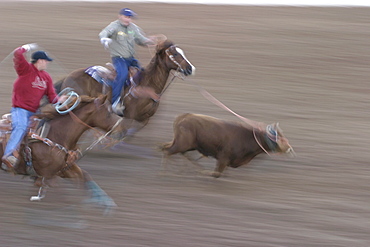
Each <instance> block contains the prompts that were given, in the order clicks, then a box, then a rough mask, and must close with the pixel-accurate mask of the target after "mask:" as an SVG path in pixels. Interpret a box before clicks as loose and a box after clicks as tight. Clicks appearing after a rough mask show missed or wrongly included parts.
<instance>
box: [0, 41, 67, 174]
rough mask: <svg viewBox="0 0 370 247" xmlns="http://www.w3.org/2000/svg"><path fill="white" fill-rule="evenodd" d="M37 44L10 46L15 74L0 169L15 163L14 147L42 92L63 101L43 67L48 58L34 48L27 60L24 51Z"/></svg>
mask: <svg viewBox="0 0 370 247" xmlns="http://www.w3.org/2000/svg"><path fill="white" fill-rule="evenodd" d="M35 48H37V45H36V44H27V45H23V46H21V47H18V48H16V49H15V50H14V52H13V54H14V58H13V61H14V69H15V71H16V72H17V75H18V78H17V79H16V80H15V82H14V85H13V94H12V109H11V116H12V133H11V135H10V138H9V141H8V143H7V145H6V148H5V152H4V156H3V157H2V162H3V164H5V165H6V167H4V165H2V168H3V169H6V170H8V171H13V172H14V168H15V166H16V165H17V163H18V157H17V156H18V149H19V146H20V144H21V142H22V139H23V137H24V136H25V134H26V133H27V130H28V124H29V122H28V121H29V118H30V117H31V116H32V115H33V114H34V113H35V112H36V111H37V109H38V108H39V107H40V100H41V98H42V97H43V96H44V95H46V96H47V98H48V100H49V102H50V103H56V102H58V101H64V100H65V98H64V97H61V98H60V99H58V95H57V94H56V92H55V89H54V85H53V80H52V79H51V76H50V75H49V73H48V72H46V71H45V69H46V68H47V66H48V64H49V62H51V61H53V59H52V58H50V57H49V56H48V54H47V53H46V52H44V51H36V52H34V53H33V54H32V56H31V62H30V63H29V62H27V60H26V58H25V57H24V53H25V52H27V51H30V50H33V49H35Z"/></svg>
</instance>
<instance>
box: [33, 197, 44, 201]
mask: <svg viewBox="0 0 370 247" xmlns="http://www.w3.org/2000/svg"><path fill="white" fill-rule="evenodd" d="M42 198H44V196H31V198H30V201H31V202H39V201H41V199H42Z"/></svg>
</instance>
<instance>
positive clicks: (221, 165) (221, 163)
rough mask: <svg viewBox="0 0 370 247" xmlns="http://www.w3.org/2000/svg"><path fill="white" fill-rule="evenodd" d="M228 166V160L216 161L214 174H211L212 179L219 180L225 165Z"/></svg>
mask: <svg viewBox="0 0 370 247" xmlns="http://www.w3.org/2000/svg"><path fill="white" fill-rule="evenodd" d="M228 164H229V160H227V159H218V160H217V164H216V168H215V170H214V172H213V173H212V177H215V178H219V177H220V176H221V173H222V172H223V171H224V170H225V168H226V167H227V165H228Z"/></svg>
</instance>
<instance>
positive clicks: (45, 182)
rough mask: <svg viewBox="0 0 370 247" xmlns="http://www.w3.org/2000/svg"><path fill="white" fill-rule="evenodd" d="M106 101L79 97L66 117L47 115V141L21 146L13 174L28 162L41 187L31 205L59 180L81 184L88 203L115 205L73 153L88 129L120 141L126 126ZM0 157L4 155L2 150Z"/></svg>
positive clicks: (23, 167) (42, 140)
mask: <svg viewBox="0 0 370 247" xmlns="http://www.w3.org/2000/svg"><path fill="white" fill-rule="evenodd" d="M106 97H107V96H106V95H101V96H99V97H98V98H92V97H89V96H81V102H80V104H79V106H78V107H77V108H76V109H74V110H73V111H72V112H70V113H69V114H65V115H58V114H57V113H56V112H55V116H54V113H53V112H51V111H49V112H48V116H53V117H54V118H52V119H51V120H50V121H49V126H50V129H49V132H48V134H47V136H46V138H41V137H39V138H37V137H38V136H37V137H34V138H31V140H30V141H29V143H28V145H27V147H26V146H25V145H23V144H22V145H21V150H20V152H19V155H20V164H19V166H18V167H17V169H16V172H17V173H18V174H25V167H26V161H25V160H27V158H28V160H29V161H31V162H32V165H33V167H34V170H35V171H36V173H37V175H38V176H39V177H38V179H36V180H35V181H36V182H35V184H36V185H38V186H39V187H40V189H39V193H38V195H37V196H33V197H31V201H34V200H41V199H42V198H44V197H45V193H46V189H47V187H48V186H51V185H52V181H53V179H55V178H56V177H62V178H72V179H73V180H75V181H76V182H78V184H80V185H82V184H84V185H85V188H86V189H88V190H89V191H90V192H91V199H90V201H91V202H95V203H98V204H100V205H102V206H105V207H106V209H108V208H109V207H111V206H114V205H115V204H114V202H113V200H112V199H111V198H110V197H109V196H108V195H107V194H106V193H105V192H104V191H103V190H102V189H101V188H100V187H99V186H98V185H97V184H96V183H95V182H94V181H93V180H92V178H91V176H90V175H89V174H88V173H87V172H86V171H84V170H83V169H81V168H80V167H79V166H78V165H77V164H76V159H77V158H76V155H77V154H78V152H77V151H75V150H76V149H77V146H76V144H77V141H78V139H79V138H80V136H81V135H82V134H83V132H85V131H86V130H87V129H89V128H94V127H97V128H100V129H102V130H104V131H107V132H109V133H112V134H114V135H118V136H116V138H117V139H121V138H122V135H123V134H124V132H125V130H126V126H125V125H126V123H125V122H124V121H123V119H122V118H120V117H119V116H117V115H116V114H114V113H112V112H111V107H110V105H109V104H107V103H106ZM54 111H55V109H54ZM50 114H51V115H50ZM49 118H50V117H49ZM2 145H4V144H2ZM0 155H1V156H2V155H3V149H2V148H1V149H0ZM27 156H28V157H27ZM40 178H41V179H40ZM40 183H41V184H40Z"/></svg>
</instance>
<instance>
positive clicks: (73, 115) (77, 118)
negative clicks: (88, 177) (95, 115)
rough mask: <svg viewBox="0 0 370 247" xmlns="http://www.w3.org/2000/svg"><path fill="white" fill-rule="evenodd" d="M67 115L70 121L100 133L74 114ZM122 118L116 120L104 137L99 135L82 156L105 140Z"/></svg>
mask: <svg viewBox="0 0 370 247" xmlns="http://www.w3.org/2000/svg"><path fill="white" fill-rule="evenodd" d="M69 114H70V115H71V117H72V119H73V120H75V121H77V122H79V123H81V124H83V125H85V126H87V127H88V128H90V129H92V130H94V131H95V132H96V133H100V131H98V130H96V129H95V128H94V127H91V126H90V125H88V124H86V123H85V122H83V121H82V120H81V119H80V118H79V117H77V116H76V114H74V113H73V112H72V111H70V112H69ZM122 120H123V118H120V119H118V120H117V122H116V123H115V124H114V125H113V127H112V128H111V129H110V130H109V131H108V132H107V133H105V134H104V135H101V136H100V137H99V138H98V139H97V140H95V141H94V142H93V143H92V144H91V145H90V146H88V147H87V148H86V149H85V151H83V154H82V156H84V155H85V154H86V152H88V151H90V150H91V149H92V148H94V147H95V146H96V145H97V144H98V143H99V142H101V141H102V140H103V139H104V138H106V137H107V136H108V135H110V134H111V133H112V132H113V131H114V129H115V128H116V127H117V126H118V125H119V124H120V123H121V122H122Z"/></svg>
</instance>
